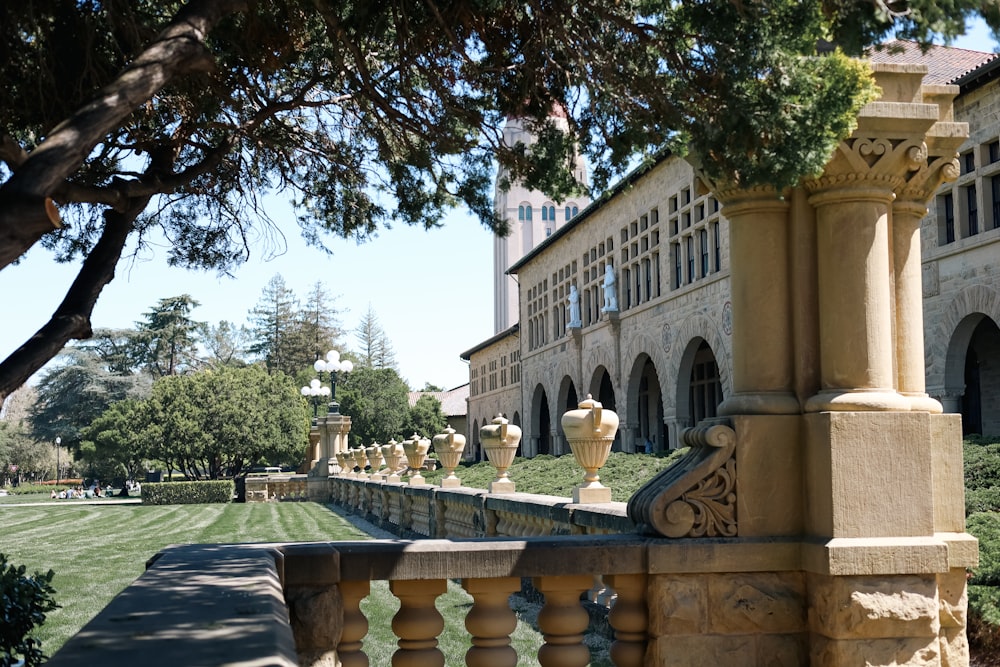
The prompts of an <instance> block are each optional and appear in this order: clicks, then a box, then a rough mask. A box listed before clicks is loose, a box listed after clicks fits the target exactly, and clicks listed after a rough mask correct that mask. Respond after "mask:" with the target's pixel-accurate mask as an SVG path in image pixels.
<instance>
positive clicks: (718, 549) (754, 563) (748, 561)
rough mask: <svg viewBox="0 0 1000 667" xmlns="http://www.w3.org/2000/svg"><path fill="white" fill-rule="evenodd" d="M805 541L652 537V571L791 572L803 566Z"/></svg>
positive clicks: (658, 572) (667, 572)
mask: <svg viewBox="0 0 1000 667" xmlns="http://www.w3.org/2000/svg"><path fill="white" fill-rule="evenodd" d="M800 562H801V544H800V543H799V541H798V540H797V539H794V538H789V539H782V538H756V539H755V538H738V537H737V538H694V539H690V538H684V539H678V540H669V539H664V540H651V541H650V543H649V573H650V574H685V573H687V574H706V573H711V572H791V571H797V570H799V569H800V568H801V565H800Z"/></svg>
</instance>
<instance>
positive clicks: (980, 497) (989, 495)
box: [965, 486, 1000, 516]
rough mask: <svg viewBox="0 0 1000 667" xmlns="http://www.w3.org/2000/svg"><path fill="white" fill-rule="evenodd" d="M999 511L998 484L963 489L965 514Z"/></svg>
mask: <svg viewBox="0 0 1000 667" xmlns="http://www.w3.org/2000/svg"><path fill="white" fill-rule="evenodd" d="M976 512H1000V486H991V487H989V488H979V489H966V490H965V515H966V516H968V515H970V514H975V513H976Z"/></svg>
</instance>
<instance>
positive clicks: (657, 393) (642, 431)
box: [625, 354, 667, 452]
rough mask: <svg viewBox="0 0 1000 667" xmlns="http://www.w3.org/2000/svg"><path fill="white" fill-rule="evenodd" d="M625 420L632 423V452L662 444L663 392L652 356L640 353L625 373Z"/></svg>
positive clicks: (654, 449) (655, 448)
mask: <svg viewBox="0 0 1000 667" xmlns="http://www.w3.org/2000/svg"><path fill="white" fill-rule="evenodd" d="M626 397H627V402H628V404H627V405H626V407H625V410H626V415H625V418H626V421H627V423H628V424H629V425H630V426H631V427H632V434H631V435H632V443H631V446H630V447H629V449H631V450H632V451H635V452H644V451H648V452H658V451H662V450H664V449H665V448H666V444H667V439H666V426H665V424H664V415H663V392H662V390H661V386H660V378H659V374H658V373H657V372H656V366H655V365H654V364H653V360H652V359H651V358H650V357H649V355H647V354H640V355H639V357H638V358H637V359H636V360H635V363H634V364H633V365H632V372H631V373H630V374H629V382H628V392H627V393H626Z"/></svg>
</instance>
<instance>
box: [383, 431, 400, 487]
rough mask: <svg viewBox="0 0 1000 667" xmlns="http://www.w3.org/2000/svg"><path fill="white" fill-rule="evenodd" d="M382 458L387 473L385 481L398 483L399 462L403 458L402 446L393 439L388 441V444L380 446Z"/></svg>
mask: <svg viewBox="0 0 1000 667" xmlns="http://www.w3.org/2000/svg"><path fill="white" fill-rule="evenodd" d="M382 458H384V459H385V465H386V468H387V470H388V473H389V476H388V477H387V478H386V481H387V482H392V483H393V484H397V483H399V461H400V459H402V458H403V446H402V445H401V444H399V443H398V442H396V440H395V438H392V439H390V440H389V442H388V444H385V445H382Z"/></svg>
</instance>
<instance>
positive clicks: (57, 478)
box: [56, 435, 62, 486]
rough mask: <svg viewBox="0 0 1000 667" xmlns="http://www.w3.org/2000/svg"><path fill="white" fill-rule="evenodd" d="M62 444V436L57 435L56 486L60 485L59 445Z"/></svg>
mask: <svg viewBox="0 0 1000 667" xmlns="http://www.w3.org/2000/svg"><path fill="white" fill-rule="evenodd" d="M61 444H62V437H60V436H58V435H57V436H56V486H59V480H60V479H61V478H60V477H59V445H61Z"/></svg>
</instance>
